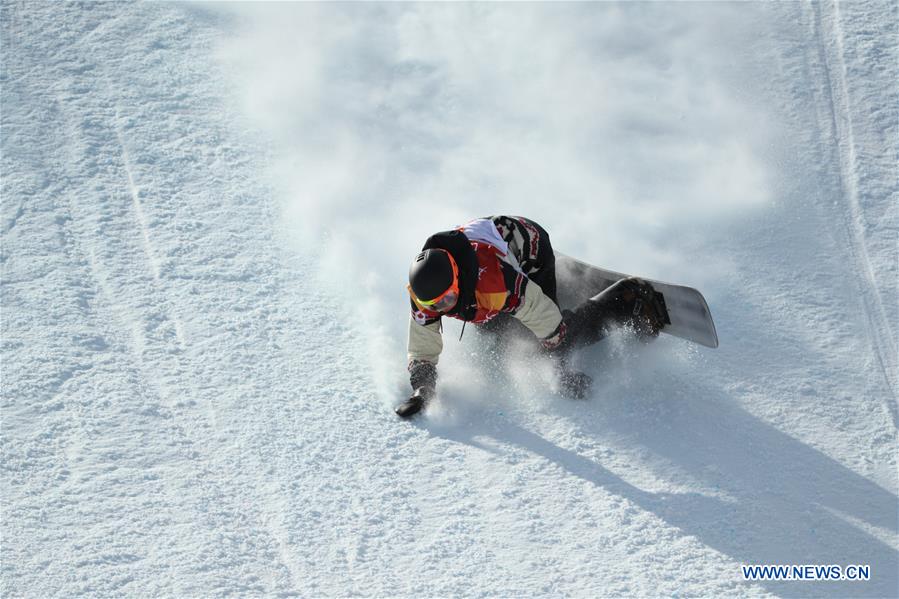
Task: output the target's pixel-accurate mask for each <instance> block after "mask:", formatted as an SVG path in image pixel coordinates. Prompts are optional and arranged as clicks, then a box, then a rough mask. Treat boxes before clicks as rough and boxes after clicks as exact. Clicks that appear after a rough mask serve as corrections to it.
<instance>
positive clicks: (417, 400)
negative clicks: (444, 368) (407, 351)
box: [394, 360, 437, 418]
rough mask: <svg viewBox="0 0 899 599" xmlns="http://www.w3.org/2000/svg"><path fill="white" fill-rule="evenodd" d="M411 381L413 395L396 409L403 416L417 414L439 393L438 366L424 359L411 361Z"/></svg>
mask: <svg viewBox="0 0 899 599" xmlns="http://www.w3.org/2000/svg"><path fill="white" fill-rule="evenodd" d="M409 383H410V384H411V385H412V388H413V389H414V392H413V393H412V396H411V397H409V399H407V400H406V401H404V402H403V403H401V404H400V405H398V406H397V407H396V408H395V409H394V411H395V412H396V413H397V415H398V416H400V417H402V418H408V417H410V416H412V415H414V414H417V413H418V412H420V411H421V409H422V408H424V407H425V405H426V404H427V403H428V402H429V401H430V400H431V399H433V398H434V396H435V395H437V367H436V366H434V364H432V363H431V362H425V361H423V360H413V361H411V362H410V363H409Z"/></svg>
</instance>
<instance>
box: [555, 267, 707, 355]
mask: <svg viewBox="0 0 899 599" xmlns="http://www.w3.org/2000/svg"><path fill="white" fill-rule="evenodd" d="M555 254H556V284H557V287H558V299H559V305H560V306H561V307H562V308H568V309H573V308H574V307H576V306H577V305H579V304H580V303H581V302H583V301H584V300H586V299H588V298H591V297H593V296H595V295H596V294H598V293H600V292H602V291H603V290H604V289H606V288H607V287H610V286H611V285H612V284H614V283H615V282H617V281H619V280H621V279H625V278H628V277H630V276H631V275H626V274H623V273H619V272H615V271H611V270H606V269H604V268H599V267H596V266H592V265H590V264H587V263H586V262H582V261H581V260H578V259H577V258H572V257H571V256H566V255H565V254H560V253H559V252H556V253H555ZM640 278H641V279H642V280H644V281H646V282H648V283H649V284H651V285H652V287H653V289H655V291H656V293H657V294H659V295H661V301H660V302H659V303H660V305H661V306H662V307H663V308H664V310H665V312H666V313H667V321H668V322H666V324H665V326H664V327H663V328H662V330H661V332H662V333H666V334H668V335H673V336H675V337H680V338H681V339H687V340H688V341H692V342H694V343H698V344H700V345H704V346H706V347H718V333H717V331H716V330H715V323H714V321H713V320H712V313H711V311H710V310H709V305H708V304H707V303H706V301H705V298H704V297H703V296H702V294H701V293H700V292H699V291H698V290H696V289H693V288H692V287H685V286H683V285H672V284H670V283H664V282H662V281H654V280H652V279H645V278H642V277H640ZM658 297H659V296H658V295H657V296H656V298H657V299H658Z"/></svg>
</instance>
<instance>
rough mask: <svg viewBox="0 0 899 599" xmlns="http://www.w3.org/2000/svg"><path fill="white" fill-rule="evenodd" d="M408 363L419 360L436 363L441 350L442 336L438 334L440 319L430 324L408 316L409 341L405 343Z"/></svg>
mask: <svg viewBox="0 0 899 599" xmlns="http://www.w3.org/2000/svg"><path fill="white" fill-rule="evenodd" d="M407 351H408V358H409V363H410V364H411V363H412V362H413V361H416V360H421V361H425V362H430V363H432V364H436V363H437V360H438V359H440V352H442V351H443V336H442V335H441V334H440V320H437V321H435V322H432V323H430V324H418V323H417V322H415V319H414V318H413V317H411V316H410V317H409V342H408V345H407Z"/></svg>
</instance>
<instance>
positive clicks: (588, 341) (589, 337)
mask: <svg viewBox="0 0 899 599" xmlns="http://www.w3.org/2000/svg"><path fill="white" fill-rule="evenodd" d="M563 318H565V319H566V322H567V323H568V327H569V330H571V332H572V333H573V337H574V339H573V341H572V342H573V344H575V345H577V346H580V347H583V346H587V345H592V344H593V343H596V342H597V341H599V340H601V339H603V338H604V337H606V336H608V334H609V332H610V330H611V329H612V327H613V326H615V325H617V326H625V327H629V328H632V329H633V330H634V332H635V333H636V335H637V337H638V338H639V339H641V340H644V341H648V340H650V339H653V338H655V337H657V336H658V334H659V331H660V330H661V329H662V327H664V326H665V325H666V324H670V322H671V321H670V320H669V319H668V310H667V309H666V307H665V300H664V298H663V297H662V294H661V293H658V292H657V291H655V289H653V288H652V285H650V284H649V283H647V282H646V281H643V280H641V279H637V278H633V277H631V278H627V279H621V280H620V281H618V282H616V283H614V284H613V285H611V286H610V287H608V288H607V289H605V290H604V291H602V292H601V293H599V294H597V295H595V296H593V297H591V298H590V299H588V300H587V301H586V302H584V303H582V304H581V305H580V306H578V307H577V308H576V309H575V310H574V311H573V312H571V311H568V310H566V311H565V312H564V313H563Z"/></svg>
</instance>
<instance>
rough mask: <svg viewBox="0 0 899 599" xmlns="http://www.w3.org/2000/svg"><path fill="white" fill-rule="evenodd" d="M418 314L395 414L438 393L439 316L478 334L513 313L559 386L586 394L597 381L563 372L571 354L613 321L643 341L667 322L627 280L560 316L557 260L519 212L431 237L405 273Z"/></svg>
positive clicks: (644, 290)
mask: <svg viewBox="0 0 899 599" xmlns="http://www.w3.org/2000/svg"><path fill="white" fill-rule="evenodd" d="M407 289H408V290H409V295H410V300H411V307H412V315H411V318H410V321H409V339H408V370H409V380H410V383H411V385H412V389H413V394H412V395H411V397H410V398H409V399H408V400H406V401H405V402H403V403H402V404H400V405H399V406H397V408H396V413H397V414H398V415H400V416H402V417H409V416H412V415H413V414H415V413H417V412H418V411H420V410H421V409H422V408H423V407H424V406H425V405H426V403H427V402H428V401H429V400H430V399H432V398H433V397H434V395H435V389H436V384H437V361H438V359H439V357H440V353H441V351H442V350H443V339H442V336H441V317H442V316H450V317H452V318H457V319H459V320H462V321H463V332H464V330H465V329H464V327H465V324H464V323H467V322H471V323H473V324H475V325H477V326H479V327H480V328H481V329H482V330H490V329H497V328H501V327H496V326H495V325H496V323H497V322H499V321H500V320H501V319H502V318H503V317H505V316H507V315H510V316H512V317H514V318H515V319H517V320H518V321H519V322H521V323H522V324H523V325H524V326H525V327H527V328H528V329H530V331H531V332H533V333H534V335H535V336H536V337H537V339H539V340H540V343H541V344H542V346H543V349H544V350H545V351H546V352H547V353H548V354H549V355H550V356H552V358H553V359H554V362H555V365H556V369H557V373H558V380H559V386H560V389H561V391H562V393H563V394H564V395H566V396H568V397H573V398H582V397H584V395H585V394H586V392H587V390H588V389H589V387H590V384H591V383H592V379H591V378H590V377H589V376H588V375H587V374H584V373H582V372H577V371H575V370H571V369H570V368H568V366H567V359H566V358H567V356H568V355H569V354H570V352H571V350H572V349H575V348H577V347H583V346H586V345H590V344H592V343H595V342H597V341H599V340H600V339H602V338H603V337H605V336H606V335H607V334H608V331H609V328H610V327H611V326H612V325H627V326H631V327H633V329H634V331H635V332H636V333H637V334H638V335H639V336H641V337H644V338H651V337H655V336H656V335H658V332H659V330H660V329H661V327H662V326H664V325H663V323H664V317H663V315H662V314H661V312H660V310H663V309H664V308H660V306H659V305H658V304H657V302H656V301H655V294H654V293H653V289H652V287H651V286H650V285H649V284H648V283H646V282H644V281H642V280H640V279H636V278H625V279H622V280H620V281H618V282H617V283H615V284H614V285H612V286H611V287H609V288H608V289H606V290H604V291H603V292H602V293H600V294H599V295H597V296H595V297H592V298H590V299H588V300H586V301H585V302H583V303H582V304H581V305H580V306H578V307H577V308H576V309H575V310H573V311H569V310H564V311H563V310H560V308H559V305H558V301H557V298H556V272H555V255H554V253H553V248H552V245H551V243H550V240H549V234H547V232H546V230H544V229H543V227H541V226H540V225H538V224H537V223H535V222H534V221H532V220H529V219H527V218H522V217H518V216H493V217H488V218H480V219H476V220H473V221H471V222H469V223H467V224H465V225H463V226H461V227H457V228H455V229H453V230H451V231H443V232H440V233H436V234H434V235H432V236H431V237H429V238H428V240H427V241H426V242H425V244H424V247H423V248H422V251H421V253H419V254H418V255H417V256H416V257H415V259H414V260H413V261H412V265H411V267H410V268H409V285H408V287H407Z"/></svg>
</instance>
